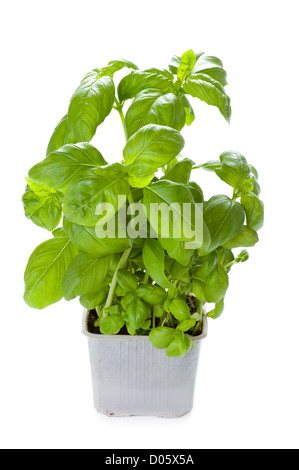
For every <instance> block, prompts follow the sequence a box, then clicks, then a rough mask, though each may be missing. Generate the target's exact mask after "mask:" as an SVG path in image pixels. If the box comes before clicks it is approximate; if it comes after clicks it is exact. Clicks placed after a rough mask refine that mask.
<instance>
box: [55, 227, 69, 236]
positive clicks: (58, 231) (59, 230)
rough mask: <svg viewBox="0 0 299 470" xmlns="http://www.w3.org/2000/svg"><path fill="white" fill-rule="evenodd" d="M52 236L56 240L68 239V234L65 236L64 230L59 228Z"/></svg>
mask: <svg viewBox="0 0 299 470" xmlns="http://www.w3.org/2000/svg"><path fill="white" fill-rule="evenodd" d="M52 235H53V237H54V238H66V234H65V231H64V230H63V228H61V227H59V228H57V229H56V230H54V231H53V232H52Z"/></svg>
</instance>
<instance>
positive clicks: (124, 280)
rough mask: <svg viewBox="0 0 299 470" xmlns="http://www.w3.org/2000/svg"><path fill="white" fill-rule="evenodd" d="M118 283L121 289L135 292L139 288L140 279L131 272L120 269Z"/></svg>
mask: <svg viewBox="0 0 299 470" xmlns="http://www.w3.org/2000/svg"><path fill="white" fill-rule="evenodd" d="M117 281H118V284H119V285H120V287H121V288H122V289H123V290H124V291H126V292H132V291H135V290H136V289H137V287H138V279H137V278H136V276H134V274H132V273H131V272H130V271H126V270H125V269H119V271H118V273H117Z"/></svg>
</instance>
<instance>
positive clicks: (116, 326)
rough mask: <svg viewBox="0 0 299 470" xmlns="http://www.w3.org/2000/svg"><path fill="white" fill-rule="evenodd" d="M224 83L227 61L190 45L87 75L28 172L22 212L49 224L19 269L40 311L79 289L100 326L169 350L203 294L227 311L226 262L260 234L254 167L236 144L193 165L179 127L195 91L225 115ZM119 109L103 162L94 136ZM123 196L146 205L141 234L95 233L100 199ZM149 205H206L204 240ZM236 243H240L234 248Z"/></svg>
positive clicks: (186, 329) (196, 313)
mask: <svg viewBox="0 0 299 470" xmlns="http://www.w3.org/2000/svg"><path fill="white" fill-rule="evenodd" d="M124 68H128V69H129V73H128V74H127V75H125V77H124V78H122V79H121V80H120V81H119V83H118V86H117V87H116V85H115V83H116V74H117V72H118V71H119V70H121V69H124ZM226 84H227V81H226V72H225V70H224V68H223V64H222V62H221V61H220V60H219V59H218V58H216V57H212V56H208V55H206V54H204V53H199V54H195V53H194V52H193V51H192V50H189V51H187V52H186V53H184V54H183V55H182V56H181V57H178V56H174V57H173V58H172V60H171V63H170V65H169V68H168V70H166V69H156V68H150V69H146V70H139V69H138V67H137V66H136V65H135V64H133V63H132V62H129V61H127V60H119V61H117V60H116V61H111V62H109V64H108V65H107V66H105V67H102V68H97V69H94V70H92V71H91V72H89V73H88V74H87V75H86V76H85V77H84V78H83V80H82V81H81V83H80V85H79V86H78V88H77V90H76V91H75V93H74V94H73V96H72V98H71V100H70V103H69V107H68V110H67V113H66V115H65V116H64V117H63V118H62V119H61V121H60V122H59V123H58V125H57V127H56V128H55V130H54V132H53V134H52V136H51V138H50V142H49V144H48V148H47V151H46V156H45V158H44V159H43V160H42V161H40V163H38V164H36V165H35V166H34V167H33V168H31V170H30V171H29V175H28V178H26V182H27V186H26V190H25V193H24V195H23V204H24V209H25V215H26V217H27V218H28V219H30V220H31V221H32V222H33V223H34V224H36V225H37V226H39V227H42V228H44V229H46V230H48V231H50V232H51V233H52V237H51V238H50V239H49V240H48V241H45V242H44V243H42V244H41V245H39V246H38V247H37V248H36V249H35V250H34V252H33V253H32V255H31V257H30V259H29V262H28V265H27V268H26V271H25V295H24V298H25V301H26V302H27V304H28V305H29V306H31V307H33V308H38V309H43V308H45V307H47V306H49V305H51V304H53V303H55V302H58V301H59V300H61V299H62V298H63V297H64V298H65V299H66V300H67V301H69V300H72V299H75V298H77V297H78V298H79V299H80V302H81V304H82V305H83V306H84V307H85V308H86V309H89V310H91V309H96V311H97V313H98V320H97V322H96V326H97V327H98V328H99V331H100V332H101V333H102V334H104V335H114V334H117V333H119V332H121V333H126V334H129V335H149V339H150V341H151V342H152V344H153V345H154V346H155V347H157V348H159V349H165V350H166V354H167V355H168V356H180V355H183V356H184V355H185V354H186V353H187V352H188V351H189V350H190V348H191V347H192V345H193V342H192V336H196V335H198V334H200V332H201V330H202V324H203V314H204V313H203V312H204V310H203V307H204V305H205V304H210V303H212V304H214V307H213V308H212V309H211V310H209V311H206V315H207V316H208V317H211V318H214V319H215V318H218V317H219V316H220V315H221V314H222V312H223V309H224V298H225V295H226V292H227V289H228V286H229V277H228V274H229V271H230V269H231V268H232V266H233V265H234V264H237V263H241V262H244V261H246V260H247V259H248V256H249V255H248V252H247V251H246V250H245V249H244V248H247V247H252V246H254V245H255V244H256V243H257V242H258V234H257V231H258V230H259V229H260V228H261V227H262V225H263V220H264V206H263V203H262V201H261V200H260V198H259V195H260V186H259V183H258V173H257V171H256V169H255V168H254V167H253V166H252V165H250V164H249V163H248V162H247V160H246V159H245V157H244V156H243V155H241V154H240V153H238V152H235V151H227V152H224V153H222V154H221V155H220V157H219V159H218V160H215V161H210V162H207V163H202V164H197V165H196V164H195V163H194V161H193V160H191V159H189V158H183V157H182V155H181V152H182V150H183V148H184V144H185V142H184V138H183V136H182V134H181V131H182V129H183V128H184V126H185V125H187V126H190V125H191V124H192V123H193V122H194V120H195V113H194V110H193V108H192V105H191V102H190V99H191V98H197V99H199V100H201V101H203V102H205V103H207V104H208V105H212V106H215V107H217V108H218V109H219V111H220V113H221V114H222V115H223V116H224V118H225V119H226V120H227V121H229V119H230V116H231V106H230V98H229V97H228V95H227V94H226V91H225V86H226ZM190 97H191V98H190ZM125 109H126V112H124V110H125ZM113 110H114V111H113ZM115 111H116V112H118V113H119V115H120V118H121V122H122V124H123V129H124V133H125V140H126V142H125V146H124V150H123V155H121V156H120V158H119V161H118V162H115V163H113V164H110V165H108V164H107V162H106V160H105V158H104V156H103V155H102V154H101V152H100V151H99V150H98V149H97V148H95V147H94V146H93V145H92V144H91V143H90V141H91V140H92V138H93V137H94V135H95V133H96V130H97V128H98V126H99V125H100V124H101V123H102V122H104V120H105V119H106V118H107V117H108V116H109V115H110V113H111V112H115ZM198 169H203V170H207V171H212V172H214V173H215V175H216V176H217V177H219V178H220V179H221V180H222V181H224V182H225V183H226V184H227V185H228V186H230V187H231V188H232V196H231V197H229V196H227V195H223V194H217V195H215V196H213V197H212V198H210V199H208V200H206V199H205V197H204V192H203V189H202V188H201V187H200V186H199V185H198V183H197V182H195V181H192V178H191V175H192V172H193V171H195V170H198ZM159 171H160V173H158V172H159ZM161 173H162V176H159V177H158V174H160V175H161ZM119 196H122V197H124V201H123V204H124V206H125V207H129V205H132V204H136V203H143V205H144V206H145V208H146V212H147V217H148V224H147V226H146V234H145V236H144V237H138V238H130V236H129V235H128V234H127V233H125V234H122V235H121V236H120V235H119V233H118V236H117V237H116V238H109V237H107V238H101V237H98V234H97V224H99V223H101V222H103V225H104V216H103V215H102V214H99V212H98V207H99V206H101V205H102V204H105V203H109V204H110V205H112V206H113V208H114V212H115V213H118V211H119V210H120V209H121V208H120V207H119ZM152 203H156V204H161V203H164V204H166V205H168V206H170V205H171V204H173V203H179V204H180V205H183V204H184V203H189V204H190V205H191V207H193V206H194V207H195V205H196V204H198V203H201V204H203V243H201V244H200V245H199V246H194V248H186V246H185V242H186V237H185V236H184V234H183V235H182V236H181V237H175V236H174V235H173V233H174V230H175V228H176V227H175V224H179V225H180V224H183V220H182V219H180V216H179V218H176V219H175V220H176V221H175V222H174V221H173V223H172V226H171V227H170V233H169V236H168V237H165V236H164V235H165V234H164V233H163V230H164V228H163V224H161V221H159V220H158V222H157V223H156V224H155V223H154V222H152V220H150V218H149V212H150V211H149V208H150V205H151V204H152ZM190 217H191V216H190ZM173 220H174V219H173ZM150 224H152V226H151V225H150ZM152 229H154V231H155V233H156V236H155V237H154V238H151V237H150V236H149V233H150V232H151V230H152ZM236 248H243V249H242V251H241V253H240V254H235V253H234V252H233V250H234V249H236Z"/></svg>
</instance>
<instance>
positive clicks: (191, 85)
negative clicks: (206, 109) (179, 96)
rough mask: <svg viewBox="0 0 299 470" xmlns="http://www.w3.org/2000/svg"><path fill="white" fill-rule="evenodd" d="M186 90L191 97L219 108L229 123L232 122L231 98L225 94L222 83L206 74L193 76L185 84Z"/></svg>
mask: <svg viewBox="0 0 299 470" xmlns="http://www.w3.org/2000/svg"><path fill="white" fill-rule="evenodd" d="M184 90H185V92H186V93H188V94H189V95H191V96H193V97H195V98H199V99H200V100H202V101H205V102H206V103H207V104H209V105H212V106H217V108H218V109H219V111H220V112H221V114H222V115H223V116H224V117H225V119H226V120H227V121H230V117H231V106H230V98H229V97H228V96H227V94H226V93H225V90H224V88H223V86H222V85H221V83H219V82H218V81H216V80H214V79H213V78H211V77H209V75H206V74H200V73H198V74H196V75H191V76H190V77H189V78H188V80H187V81H186V82H185V84H184Z"/></svg>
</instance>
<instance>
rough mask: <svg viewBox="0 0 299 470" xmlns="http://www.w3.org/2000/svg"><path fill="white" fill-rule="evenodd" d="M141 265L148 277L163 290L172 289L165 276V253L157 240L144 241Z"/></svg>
mask: <svg viewBox="0 0 299 470" xmlns="http://www.w3.org/2000/svg"><path fill="white" fill-rule="evenodd" d="M143 263H144V266H145V269H146V271H147V272H148V274H149V275H150V277H151V278H152V279H153V280H154V281H155V282H156V283H157V284H159V286H161V287H163V288H164V289H169V288H170V287H172V284H171V283H170V282H169V281H168V279H167V277H166V276H165V252H164V250H163V248H162V246H161V245H160V243H159V242H158V240H154V239H153V238H148V239H147V240H146V241H145V244H144V248H143Z"/></svg>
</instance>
